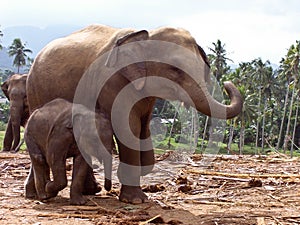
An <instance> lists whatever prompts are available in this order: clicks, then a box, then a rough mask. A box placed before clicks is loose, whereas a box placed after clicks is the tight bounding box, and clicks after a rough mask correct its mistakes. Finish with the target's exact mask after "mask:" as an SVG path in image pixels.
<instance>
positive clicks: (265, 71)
mask: <svg viewBox="0 0 300 225" xmlns="http://www.w3.org/2000/svg"><path fill="white" fill-rule="evenodd" d="M252 64H253V65H254V74H253V75H254V78H255V80H256V81H257V82H256V83H257V84H258V85H259V86H258V89H259V92H258V108H257V109H258V110H257V111H258V119H257V124H256V129H257V130H256V140H255V145H256V148H257V147H258V139H259V130H260V128H261V150H263V149H264V137H265V134H264V132H265V113H266V104H267V99H266V97H267V96H266V95H269V96H270V87H268V88H267V86H266V84H267V83H268V82H269V80H270V78H271V77H272V75H273V72H272V67H271V66H270V62H269V61H268V60H267V61H266V62H265V63H264V62H263V61H262V60H261V59H260V58H258V59H255V60H253V61H252ZM262 103H263V105H262ZM261 108H263V109H261ZM261 123H262V124H261Z"/></svg>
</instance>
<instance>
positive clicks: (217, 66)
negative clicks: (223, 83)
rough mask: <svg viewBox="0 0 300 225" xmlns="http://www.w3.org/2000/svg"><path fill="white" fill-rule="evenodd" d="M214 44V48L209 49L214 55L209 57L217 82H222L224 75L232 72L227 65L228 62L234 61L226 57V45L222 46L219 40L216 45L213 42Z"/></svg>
mask: <svg viewBox="0 0 300 225" xmlns="http://www.w3.org/2000/svg"><path fill="white" fill-rule="evenodd" d="M212 44H213V46H214V48H209V50H210V51H212V52H213V54H209V55H208V57H209V59H210V62H211V64H212V72H213V74H214V75H215V77H216V79H217V81H220V79H221V77H222V75H224V74H225V73H228V72H229V70H230V67H229V66H228V65H227V62H226V61H228V60H229V61H231V62H233V61H232V60H231V59H229V58H227V57H226V55H227V52H226V50H225V44H222V42H221V41H220V40H217V42H216V43H215V42H213V43H212Z"/></svg>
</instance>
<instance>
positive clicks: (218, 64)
mask: <svg viewBox="0 0 300 225" xmlns="http://www.w3.org/2000/svg"><path fill="white" fill-rule="evenodd" d="M212 44H213V46H214V47H213V48H209V50H210V51H212V53H213V54H208V58H209V61H210V64H211V72H212V74H213V75H214V76H215V78H216V81H217V82H219V81H220V79H221V78H222V76H223V75H225V74H227V73H229V72H230V67H229V66H228V65H227V61H228V60H230V61H232V60H231V59H229V58H227V57H226V55H227V52H226V50H225V44H222V42H221V41H220V40H217V42H216V43H214V42H213V43H212ZM216 85H217V83H214V86H213V90H212V93H211V94H212V96H214V94H215V88H216ZM209 120H210V118H209V117H208V116H207V117H206V120H205V125H204V131H203V134H202V144H201V149H203V148H204V139H205V137H206V133H207V127H208V124H209Z"/></svg>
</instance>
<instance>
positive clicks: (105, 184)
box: [104, 178, 111, 191]
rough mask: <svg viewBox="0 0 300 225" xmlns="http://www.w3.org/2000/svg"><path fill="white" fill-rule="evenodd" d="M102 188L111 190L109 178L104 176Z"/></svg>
mask: <svg viewBox="0 0 300 225" xmlns="http://www.w3.org/2000/svg"><path fill="white" fill-rule="evenodd" d="M104 188H105V190H107V191H110V190H111V180H110V179H107V178H105V181H104Z"/></svg>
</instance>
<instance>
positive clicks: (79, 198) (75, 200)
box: [70, 195, 87, 205]
mask: <svg viewBox="0 0 300 225" xmlns="http://www.w3.org/2000/svg"><path fill="white" fill-rule="evenodd" d="M86 202H87V200H86V199H85V198H84V197H83V195H76V196H72V197H71V199H70V204H71V205H84V204H86Z"/></svg>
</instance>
